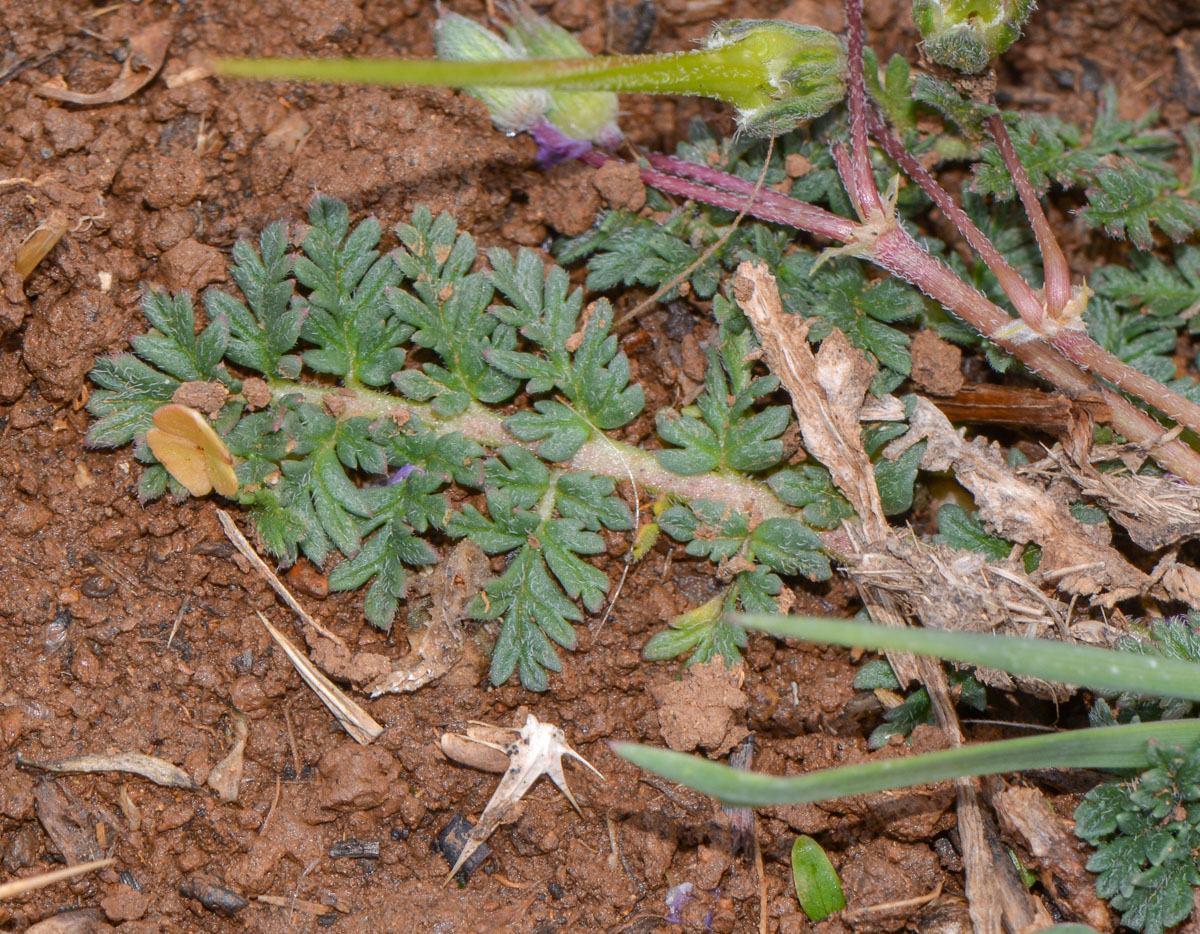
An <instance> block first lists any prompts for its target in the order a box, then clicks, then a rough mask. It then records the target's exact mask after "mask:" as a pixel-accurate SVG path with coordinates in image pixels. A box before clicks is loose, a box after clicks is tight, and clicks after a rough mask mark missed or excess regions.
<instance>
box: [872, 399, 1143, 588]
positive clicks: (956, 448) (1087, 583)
mask: <svg viewBox="0 0 1200 934" xmlns="http://www.w3.org/2000/svg"><path fill="white" fill-rule="evenodd" d="M909 424H911V425H912V430H911V431H910V432H909V433H908V434H907V435H905V436H904V437H903V438H898V439H897V440H896V441H894V442H892V446H891V447H889V448H888V449H887V450H886V451H885V452H884V453H885V456H890V457H895V456H896V453H897V452H898V451H900V450H904V449H906V448H907V447H908V446H909V445H912V444H916V443H917V442H918V441H921V440H927V441H928V442H929V444H928V447H927V448H926V449H925V456H924V457H923V458H922V459H921V468H922V469H924V470H932V471H947V470H952V471H953V472H954V476H955V479H957V480H958V482H959V483H961V484H962V485H963V486H965V487H966V488H967V489H968V490H970V491H971V493H972V495H973V496H974V497H975V504H976V506H977V507H978V509H979V518H980V519H981V520H982V521H983V523H984V524H985V525H986V526H988V528H989V529H990V530H992V531H994V532H995V533H996V534H998V535H1001V536H1003V537H1004V538H1007V539H1008V540H1009V541H1013V542H1018V543H1020V544H1024V543H1026V542H1037V544H1039V545H1040V546H1041V547H1042V566H1041V569H1040V571H1039V573H1040V575H1041V577H1042V579H1043V580H1046V581H1049V582H1053V583H1054V584H1055V585H1056V586H1057V587H1058V589H1059V590H1061V591H1063V592H1064V593H1067V594H1071V595H1077V596H1082V597H1090V598H1091V600H1092V602H1093V603H1096V604H1100V605H1101V606H1106V607H1112V606H1114V605H1115V604H1116V603H1118V602H1120V601H1121V600H1124V599H1126V598H1128V597H1133V596H1137V595H1138V594H1140V593H1142V592H1143V591H1144V590H1145V589H1146V587H1147V586H1148V584H1149V578H1148V577H1147V576H1146V575H1145V574H1143V573H1142V572H1141V571H1139V570H1138V569H1137V568H1135V567H1134V566H1133V565H1132V564H1130V563H1129V562H1128V561H1126V560H1125V558H1124V557H1122V555H1121V554H1120V552H1118V551H1117V550H1116V549H1115V548H1113V547H1112V545H1111V544H1109V542H1108V537H1107V534H1106V533H1107V532H1108V529H1107V527H1101V526H1087V525H1084V524H1083V523H1081V522H1079V521H1077V520H1076V519H1075V517H1074V516H1072V515H1071V513H1070V511H1069V510H1068V509H1067V508H1066V506H1065V505H1064V504H1062V503H1061V502H1059V501H1057V500H1056V499H1055V498H1054V497H1052V496H1051V495H1050V494H1049V493H1047V492H1046V491H1045V490H1044V489H1041V488H1040V487H1038V486H1035V485H1034V484H1032V483H1029V482H1028V481H1027V480H1024V479H1022V478H1021V477H1018V476H1017V474H1016V473H1015V472H1014V471H1013V469H1012V468H1011V467H1009V466H1008V465H1007V464H1006V463H1005V462H1004V457H1003V455H1002V454H1001V453H1000V449H999V447H998V446H996V445H989V444H988V443H987V442H986V441H984V440H983V439H980V438H977V439H975V440H974V441H970V442H968V441H967V440H966V439H965V438H963V437H962V435H960V434H959V433H958V432H957V431H956V430H955V429H954V427H953V426H952V425H951V424H950V421H949V419H947V418H946V416H945V415H943V414H942V413H941V412H940V411H939V410H938V408H937V407H936V406H935V405H934V404H933V403H932V402H929V401H928V400H926V399H918V400H917V405H916V409H915V410H914V412H913V415H912V418H911V419H910V421H909Z"/></svg>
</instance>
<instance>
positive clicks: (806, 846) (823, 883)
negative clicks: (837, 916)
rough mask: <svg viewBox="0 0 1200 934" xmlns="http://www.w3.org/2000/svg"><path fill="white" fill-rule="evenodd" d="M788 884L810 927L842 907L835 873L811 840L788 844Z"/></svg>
mask: <svg viewBox="0 0 1200 934" xmlns="http://www.w3.org/2000/svg"><path fill="white" fill-rule="evenodd" d="M792 882H793V883H794V884H795V886H796V898H798V899H799V900H800V907H801V908H803V909H804V913H805V914H806V915H808V920H809V921H812V922H813V923H814V924H815V923H816V922H817V921H821V920H824V919H825V918H828V917H829V916H830V915H831V914H833V913H834V912H835V911H841V910H842V909H843V908H845V907H846V896H845V893H843V892H842V881H841V879H839V878H838V874H837V870H836V869H834V868H833V863H831V862H830V861H829V857H828V856H827V855H826V854H825V851H824V850H823V849H821V844H819V843H817V841H816V840H814V839H813V838H812V837H805V836H801V837H797V838H796V842H795V843H793V844H792Z"/></svg>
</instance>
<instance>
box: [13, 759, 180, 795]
mask: <svg viewBox="0 0 1200 934" xmlns="http://www.w3.org/2000/svg"><path fill="white" fill-rule="evenodd" d="M17 764H18V765H21V766H24V767H25V768H29V769H41V770H42V771H44V772H132V773H134V774H135V775H140V776H142V778H148V779H149V780H150V781H152V782H154V784H156V785H162V786H163V787H165V788H185V789H188V790H189V791H194V790H195V789H196V783H195V782H193V781H192V779H191V778H190V777H189V776H188V774H187V772H185V771H184V770H183V769H181V768H179V766H177V765H172V764H171V763H170V762H167V761H166V760H165V759H158V758H156V757H154V756H147V755H144V754H142V753H140V752H118V753H114V754H113V755H86V756H71V757H69V758H67V759H54V760H52V761H40V760H36V759H26V758H24V757H23V756H20V755H18V756H17Z"/></svg>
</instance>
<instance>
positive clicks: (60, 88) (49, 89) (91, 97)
mask: <svg viewBox="0 0 1200 934" xmlns="http://www.w3.org/2000/svg"><path fill="white" fill-rule="evenodd" d="M170 44H171V24H170V23H169V22H168V21H167V20H163V21H162V22H158V23H154V24H152V25H150V26H147V27H146V28H145V29H143V30H141V31H140V32H137V33H134V34H133V35H132V36H130V37H129V48H128V49H127V50H126V51H127V55H126V57H125V61H124V62H123V63H122V64H121V71H120V73H119V74H118V75H117V77H116V80H115V81H113V83H112V84H110V85H109V86H108V87H106V88H105V89H104V90H103V91H96V92H95V93H94V94H85V93H82V92H80V91H71V90H69V89H68V88H67V87H66V85H65V84H63V83H54V84H40V85H38V86H37V87H36V88H34V89H33V93H34V94H38V95H40V96H41V97H51V98H53V99H54V100H56V101H66V102H67V103H68V104H85V105H96V104H115V103H116V102H117V101H123V100H125V98H127V97H129V96H130V95H131V94H133V93H134V92H136V91H139V90H141V89H142V88H144V87H145V86H146V85H147V84H149V83H150V82H151V81H153V80H154V76H155V75H156V74H158V72H159V70H160V69H161V68H162V66H163V61H164V60H165V59H166V57H167V46H169V45H170ZM58 80H59V82H61V79H58Z"/></svg>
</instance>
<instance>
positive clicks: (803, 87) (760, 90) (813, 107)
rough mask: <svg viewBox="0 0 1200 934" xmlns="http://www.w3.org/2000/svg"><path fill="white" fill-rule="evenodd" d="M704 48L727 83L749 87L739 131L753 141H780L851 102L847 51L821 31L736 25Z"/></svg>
mask: <svg viewBox="0 0 1200 934" xmlns="http://www.w3.org/2000/svg"><path fill="white" fill-rule="evenodd" d="M704 46H705V49H706V50H708V51H710V52H713V53H715V54H716V56H717V62H719V64H720V66H722V67H723V69H724V71H725V73H726V75H727V78H726V82H727V83H730V84H732V81H731V80H730V79H732V78H734V77H735V76H736V77H737V78H738V79H740V80H739V81H738V83H739V84H742V83H744V84H745V86H746V91H748V92H749V93H745V92H743V94H744V100H743V101H742V102H738V101H736V100H734V106H735V107H737V109H738V126H739V128H740V129H741V130H742V131H743V132H745V133H747V134H749V135H750V136H778V135H779V134H780V133H785V132H787V131H788V130H791V129H793V128H795V126H796V125H797V124H799V123H801V122H803V121H805V120H812V119H814V118H816V117H819V116H820V115H821V114H823V113H825V112H826V111H827V110H829V109H830V108H831V107H832V106H833V105H834V104H836V103H837V102H838V101H840V100H841V99H842V97H843V96H845V93H846V86H845V83H844V81H843V79H844V76H845V73H846V50H845V47H844V46H843V45H842V41H841V39H839V38H838V37H837V36H835V35H834V34H833V33H831V32H827V31H826V30H824V29H820V28H818V27H816V26H803V25H800V24H797V23H785V22H780V21H778V20H753V19H735V20H730V21H729V22H726V23H720V24H718V25H717V26H716V27H715V28H714V29H713V31H712V33H711V34H710V35H709V37H708V38H707V39H706V40H705V43H704ZM743 73H745V75H746V77H745V78H742V74H743ZM704 80H707V81H711V80H712V78H711V77H708V76H707V75H706V76H705V79H704ZM755 82H757V83H758V84H757V88H756V87H755ZM698 83H700V82H698ZM752 89H753V90H752ZM739 90H740V89H739ZM714 96H722V95H714ZM722 99H725V98H724V97H723V98H722Z"/></svg>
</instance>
